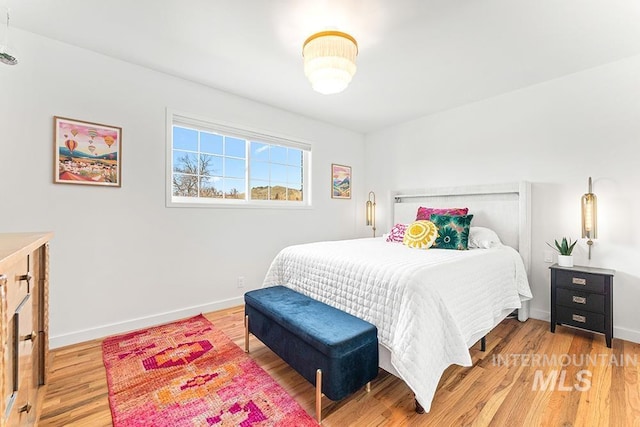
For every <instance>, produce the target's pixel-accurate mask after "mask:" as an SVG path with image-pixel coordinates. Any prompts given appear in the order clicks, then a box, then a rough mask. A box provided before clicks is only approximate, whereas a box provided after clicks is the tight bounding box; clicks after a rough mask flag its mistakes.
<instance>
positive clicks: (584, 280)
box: [555, 269, 604, 294]
mask: <svg viewBox="0 0 640 427" xmlns="http://www.w3.org/2000/svg"><path fill="white" fill-rule="evenodd" d="M555 285H556V286H562V287H565V288H570V289H577V290H581V291H587V292H598V293H600V294H603V293H604V276H602V275H596V274H589V273H583V272H581V271H568V270H560V269H558V270H556V283H555Z"/></svg>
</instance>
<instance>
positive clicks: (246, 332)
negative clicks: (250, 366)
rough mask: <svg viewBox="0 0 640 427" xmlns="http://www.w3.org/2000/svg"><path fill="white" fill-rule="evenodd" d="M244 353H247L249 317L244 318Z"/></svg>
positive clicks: (246, 315)
mask: <svg viewBox="0 0 640 427" xmlns="http://www.w3.org/2000/svg"><path fill="white" fill-rule="evenodd" d="M244 352H245V353H249V315H248V314H245V316H244Z"/></svg>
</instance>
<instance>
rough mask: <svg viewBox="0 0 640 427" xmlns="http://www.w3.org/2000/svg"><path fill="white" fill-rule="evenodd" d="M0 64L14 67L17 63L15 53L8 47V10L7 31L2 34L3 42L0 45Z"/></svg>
mask: <svg viewBox="0 0 640 427" xmlns="http://www.w3.org/2000/svg"><path fill="white" fill-rule="evenodd" d="M0 62H2V63H3V64H7V65H16V64H17V63H18V60H17V59H16V55H15V52H13V49H12V48H11V47H10V45H9V8H7V29H6V32H5V33H4V41H3V43H2V44H1V45H0Z"/></svg>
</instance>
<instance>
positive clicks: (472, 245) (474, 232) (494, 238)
mask: <svg viewBox="0 0 640 427" xmlns="http://www.w3.org/2000/svg"><path fill="white" fill-rule="evenodd" d="M500 245H502V242H501V241H500V238H499V237H498V235H497V234H496V232H495V231H493V230H492V229H490V228H486V227H471V228H470V229H469V249H490V248H495V247H496V246H500Z"/></svg>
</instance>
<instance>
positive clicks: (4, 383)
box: [0, 233, 53, 427]
mask: <svg viewBox="0 0 640 427" xmlns="http://www.w3.org/2000/svg"><path fill="white" fill-rule="evenodd" d="M52 237H53V235H52V234H51V233H0V321H1V322H2V324H1V327H0V343H1V345H0V368H1V369H0V373H1V375H0V391H1V392H2V396H1V399H0V427H5V426H7V427H9V426H11V427H13V426H23V425H34V424H35V423H36V422H37V420H38V415H39V408H38V404H37V403H38V400H39V399H40V397H41V396H40V394H41V390H42V387H41V386H42V385H43V384H44V383H45V381H46V374H47V354H48V350H49V333H48V332H49V244H48V242H49V240H50V239H51V238H52Z"/></svg>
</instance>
